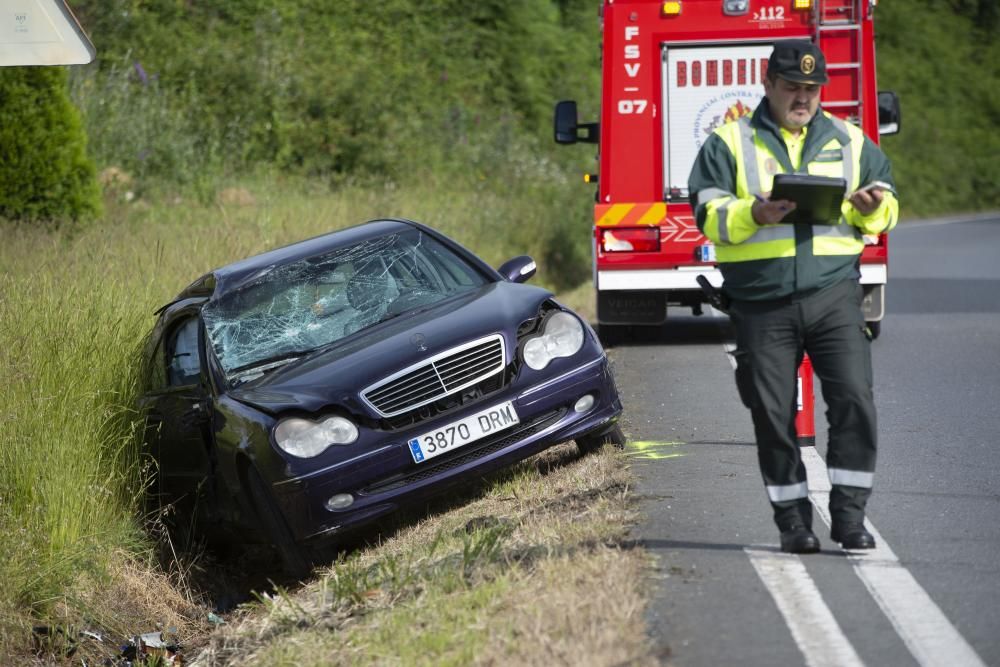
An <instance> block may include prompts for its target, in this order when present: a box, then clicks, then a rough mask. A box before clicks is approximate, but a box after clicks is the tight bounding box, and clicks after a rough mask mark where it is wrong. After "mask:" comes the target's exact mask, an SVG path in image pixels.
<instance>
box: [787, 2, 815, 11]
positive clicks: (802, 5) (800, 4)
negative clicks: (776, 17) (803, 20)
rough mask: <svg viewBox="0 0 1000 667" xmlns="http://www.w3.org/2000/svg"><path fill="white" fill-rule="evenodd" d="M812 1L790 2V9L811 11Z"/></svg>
mask: <svg viewBox="0 0 1000 667" xmlns="http://www.w3.org/2000/svg"><path fill="white" fill-rule="evenodd" d="M812 4H813V3H812V0H792V9H812Z"/></svg>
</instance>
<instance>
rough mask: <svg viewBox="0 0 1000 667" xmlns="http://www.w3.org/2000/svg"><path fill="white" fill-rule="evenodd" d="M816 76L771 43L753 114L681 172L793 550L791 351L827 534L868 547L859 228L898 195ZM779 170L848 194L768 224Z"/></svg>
mask: <svg viewBox="0 0 1000 667" xmlns="http://www.w3.org/2000/svg"><path fill="white" fill-rule="evenodd" d="M827 82H828V79H827V76H826V60H825V58H824V56H823V53H822V52H821V51H820V50H819V48H817V47H816V46H815V45H814V44H812V43H811V42H809V41H806V40H790V41H784V42H779V43H777V44H775V46H774V51H773V52H772V54H771V57H770V59H769V60H768V70H767V76H766V79H765V81H764V91H765V94H766V97H765V98H764V99H763V100H761V103H760V105H759V106H758V107H757V109H756V110H755V111H754V113H753V115H752V116H748V117H744V118H742V119H740V120H739V121H737V122H733V123H727V124H726V125H723V126H722V127H720V128H718V129H716V131H715V132H714V133H713V134H712V135H711V136H710V137H709V138H708V140H707V141H706V142H705V144H704V146H702V148H701V151H700V152H699V154H698V157H697V159H696V160H695V164H694V167H693V169H692V171H691V177H690V179H689V181H690V182H689V190H690V193H691V200H692V203H693V204H694V206H695V214H696V217H697V221H698V228H699V229H700V230H701V231H702V233H703V234H704V235H705V236H706V237H707V238H708V239H710V240H711V241H712V242H713V243H714V244H715V246H716V257H717V260H718V263H719V268H720V270H721V272H722V276H723V279H724V284H723V291H724V293H725V294H726V296H727V297H728V298H729V300H730V311H729V312H730V317H731V319H732V322H733V325H734V327H735V330H736V341H737V349H736V351H735V355H734V356H735V357H736V364H737V369H736V383H737V387H738V389H739V392H740V398H741V400H742V401H743V402H744V404H745V405H746V406H747V407H749V408H750V411H751V415H752V417H753V424H754V432H755V434H756V439H757V454H758V460H759V463H760V468H761V472H762V474H763V477H764V485H765V487H766V490H767V495H768V498H769V499H770V501H771V506H772V508H773V510H774V521H775V523H776V524H777V525H778V530H779V531H780V532H781V548H782V550H783V551H788V552H793V553H811V552H815V551H818V550H819V540H818V539H817V538H816V535H815V534H814V533H813V532H812V506H811V505H810V503H809V494H808V487H807V485H806V470H805V466H804V465H803V462H802V458H801V456H800V453H799V449H798V445H797V438H796V430H795V415H796V397H797V369H798V367H799V364H800V363H801V362H802V356H803V351H805V352H807V353H808V354H809V356H810V358H811V360H812V364H813V367H814V369H815V371H816V374H817V375H818V376H819V379H820V382H821V384H822V391H823V399H824V400H825V401H826V404H827V406H828V411H827V419H828V421H829V434H830V439H829V445H828V451H827V459H826V461H827V467H828V469H829V474H830V482H831V483H832V486H833V488H832V491H831V493H830V515H831V518H832V522H833V523H832V530H831V538H832V539H833V540H834V541H836V542H839V543H841V544H842V546H843V547H844V548H845V549H871V548H873V547H874V546H875V540H874V538H873V537H872V535H871V533H869V532H868V531H867V530H866V529H865V527H864V518H865V505H866V503H867V501H868V497H869V496H870V495H871V489H872V482H873V479H874V470H875V444H876V420H875V404H874V399H873V396H872V368H871V350H870V336H869V332H868V330H867V328H866V326H865V320H864V316H863V314H862V311H861V301H862V297H863V292H862V288H861V286H860V284H859V282H858V280H859V278H860V272H859V258H860V254H861V251H862V249H863V247H864V238H863V237H864V235H871V234H879V233H880V232H885V231H888V230H889V229H891V228H892V227H893V226H894V225H895V224H896V220H897V218H898V213H899V204H898V202H897V200H896V198H895V196H894V193H893V189H894V187H895V186H894V185H893V180H892V173H891V170H890V166H889V161H888V159H887V158H886V156H885V155H884V154H883V153H882V151H881V150H879V148H878V146H876V145H875V144H874V143H873V142H872V141H871V140H869V139H868V138H867V137H865V136H864V133H863V132H862V131H861V130H860V129H858V128H857V127H855V126H853V125H850V124H848V123H845V122H844V121H842V120H840V119H839V118H836V117H834V116H832V115H830V114H829V113H826V112H825V111H822V110H821V109H820V108H819V94H820V87H821V86H822V85H824V84H826V83H827ZM778 173H789V174H793V173H798V174H812V175H822V176H832V177H840V178H844V179H845V180H846V181H847V192H848V193H850V194H849V196H848V197H847V198H846V199H845V200H844V202H843V205H842V209H841V217H840V220H839V224H802V223H797V224H783V223H781V220H782V219H783V218H784V217H785V216H786V215H788V214H789V213H790V212H791V211H793V210H794V209H795V204H794V202H791V201H787V200H777V201H775V200H771V199H770V197H769V195H770V191H771V189H772V181H773V179H774V175H775V174H778ZM876 181H877V182H879V183H880V184H879V185H878V186H876V187H871V188H865V187H864V186H866V185H871V184H873V183H875V182H876Z"/></svg>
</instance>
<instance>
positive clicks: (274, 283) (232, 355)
mask: <svg viewBox="0 0 1000 667" xmlns="http://www.w3.org/2000/svg"><path fill="white" fill-rule="evenodd" d="M487 282H489V280H488V278H487V277H486V276H485V275H483V274H482V273H481V272H480V271H479V270H477V269H476V268H475V267H473V266H472V265H470V264H469V262H468V261H467V260H466V259H465V258H464V257H462V256H461V255H459V254H457V253H455V252H454V251H452V250H451V249H449V248H448V247H446V246H444V245H443V244H441V243H440V242H438V241H436V240H435V239H433V238H432V237H430V236H428V235H427V234H425V233H423V232H422V231H420V230H418V229H412V230H407V231H404V232H398V233H393V234H387V235H385V236H381V237H378V238H374V239H370V240H368V241H365V242H363V243H359V244H355V245H351V246H345V247H343V248H338V249H336V250H333V251H331V252H329V253H326V254H324V255H321V256H317V257H310V258H307V259H303V260H299V261H296V262H290V263H288V264H285V265H281V266H275V267H273V268H271V269H270V270H269V271H267V272H265V273H264V274H263V275H261V276H260V277H259V278H257V279H256V280H254V281H253V282H252V283H250V284H247V285H244V286H242V287H240V288H239V289H237V290H234V291H232V292H229V293H226V294H224V295H222V296H221V297H219V298H217V299H214V300H213V301H211V302H209V303H208V304H207V305H206V306H205V308H204V310H203V318H204V322H205V330H206V333H207V336H208V341H209V343H210V345H211V346H212V350H213V351H214V352H215V354H216V355H217V357H218V359H219V362H220V363H221V365H222V367H223V369H224V370H225V372H226V374H227V376H229V377H230V378H232V377H233V376H234V374H236V373H240V372H242V371H244V370H247V369H253V368H254V367H257V366H261V365H264V364H267V363H271V362H275V363H276V362H278V361H280V360H283V359H288V358H294V356H295V355H302V354H305V353H307V352H311V351H313V350H315V349H317V348H320V347H324V346H327V345H329V344H331V343H335V342H336V341H338V340H340V339H342V338H345V337H347V336H350V335H352V334H354V333H356V332H358V331H361V330H363V329H365V328H366V327H369V326H372V325H374V324H377V323H378V322H380V321H382V320H385V319H387V318H389V317H394V316H397V315H401V314H403V313H405V312H407V311H409V310H414V309H418V308H425V307H428V306H431V305H433V304H434V303H437V302H438V301H441V300H443V299H446V298H449V297H451V296H454V295H456V294H459V293H462V292H465V291H468V290H471V289H475V288H477V287H479V286H482V285H484V284H486V283H487Z"/></svg>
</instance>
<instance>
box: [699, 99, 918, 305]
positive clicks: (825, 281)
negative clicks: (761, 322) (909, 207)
mask: <svg viewBox="0 0 1000 667" xmlns="http://www.w3.org/2000/svg"><path fill="white" fill-rule="evenodd" d="M766 107H767V100H766V99H765V100H763V101H762V102H761V105H760V107H758V109H757V111H756V112H755V113H754V115H753V117H752V118H751V117H743V118H741V119H740V120H739V121H737V122H733V123H727V124H725V125H723V126H722V127H720V128H718V129H717V130H716V131H715V133H714V134H713V135H712V136H711V137H710V138H709V140H708V141H706V143H705V146H703V147H702V150H701V152H699V155H698V158H697V160H696V161H695V165H694V168H693V169H692V173H691V179H690V183H689V190H690V195H691V197H692V202H693V203H694V204H695V211H696V218H697V220H698V226H699V228H700V229H701V231H702V233H703V234H704V235H705V236H706V237H707V238H708V239H710V240H711V241H712V242H713V243H714V244H715V246H716V258H717V260H718V262H719V267H720V269H721V270H722V273H723V277H724V279H725V283H726V289H727V291H728V292H730V294H731V295H733V296H734V297H736V298H751V299H758V298H774V297H777V296H785V295H787V294H791V293H793V292H797V291H806V290H813V289H819V288H822V287H825V286H827V285H829V284H832V283H833V282H835V281H837V280H840V279H843V278H846V277H849V276H851V275H853V276H856V275H857V266H856V264H857V257H858V255H859V254H860V253H861V250H862V249H863V248H864V237H863V235H864V234H878V233H880V232H884V231H888V230H889V229H891V228H892V227H893V226H894V225H895V224H896V220H897V218H898V213H899V203H898V201H897V200H896V198H895V197H894V196H893V195H892V193H889V192H886V193H885V196H884V198H883V203H882V205H881V206H880V207H879V208H878V209H877V210H876V211H874V212H873V213H872V214H870V215H867V216H865V215H862V214H861V213H860V212H858V211H857V210H856V209H855V208H854V206H852V205H851V203H850V202H848V201H846V200H845V201H844V203H843V206H842V209H841V219H840V224H837V225H801V224H797V225H789V224H776V225H759V224H757V222H756V221H754V219H753V216H752V214H751V209H752V206H753V202H754V195H756V194H763V193H767V192H770V190H771V188H772V182H773V180H774V175H775V174H777V173H791V172H793V171H796V172H797V173H808V174H813V175H818V176H833V177H840V178H844V179H845V180H846V181H847V190H848V192H853V191H854V190H856V189H857V188H858V187H860V186H862V185H864V184H866V183H869V182H871V181H873V180H884V181H887V182H889V183H892V175H891V170H890V168H889V163H888V160H887V159H886V158H885V155H884V154H883V153H882V152H881V151H880V150H879V149H878V147H877V146H875V144H874V143H872V142H871V141H869V140H867V139H866V138H865V136H864V133H863V132H862V131H861V130H860V129H858V128H857V127H855V126H853V125H850V124H848V123H845V122H844V121H842V120H840V119H839V118H836V117H834V116H832V115H830V114H828V113H826V112H823V111H820V112H819V113H817V115H816V116H815V117H814V118H813V121H812V122H811V123H810V125H809V128H808V132H807V135H806V145H805V147H804V149H803V154H802V160H801V163H800V165H799V168H798V169H797V170H793V169H792V165H791V160H790V157H789V155H788V151H787V148H786V146H785V144H784V140H783V139H782V138H781V135H780V133H779V131H778V128H777V125H776V124H775V123H774V122H773V121H772V120H771V118H770V114H769V113H768V112H767V110H766ZM796 264H798V265H796Z"/></svg>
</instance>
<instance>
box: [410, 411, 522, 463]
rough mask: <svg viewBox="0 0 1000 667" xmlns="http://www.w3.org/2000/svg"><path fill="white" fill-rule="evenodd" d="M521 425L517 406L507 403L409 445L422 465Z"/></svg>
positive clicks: (471, 416)
mask: <svg viewBox="0 0 1000 667" xmlns="http://www.w3.org/2000/svg"><path fill="white" fill-rule="evenodd" d="M520 421H521V420H520V419H519V418H518V416H517V411H516V410H514V404H513V403H511V402H510V401H507V402H506V403H501V404H500V405H495V406H493V407H492V408H487V409H486V410H483V411H482V412H477V413H476V414H474V415H470V416H468V417H466V418H465V419H460V420H459V421H457V422H452V423H451V424H448V425H447V426H442V427H441V428H439V429H436V430H434V431H430V432H429V433H424V434H423V435H421V436H420V437H417V438H413V439H412V440H410V441H409V442H408V443H407V444H408V445H409V446H410V454H412V455H413V460H414V461H416V462H417V463H420V462H422V461H426V460H427V459H432V458H434V457H435V456H440V455H441V454H445V453H447V452H450V451H451V450H453V449H458V448H459V447H461V446H463V445H467V444H469V443H470V442H475V441H476V440H479V439H480V438H484V437H486V436H488V435H493V434H494V433H496V432H498V431H502V430H504V429H505V428H507V427H509V426H513V425H514V424H517V423H519V422H520Z"/></svg>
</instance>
